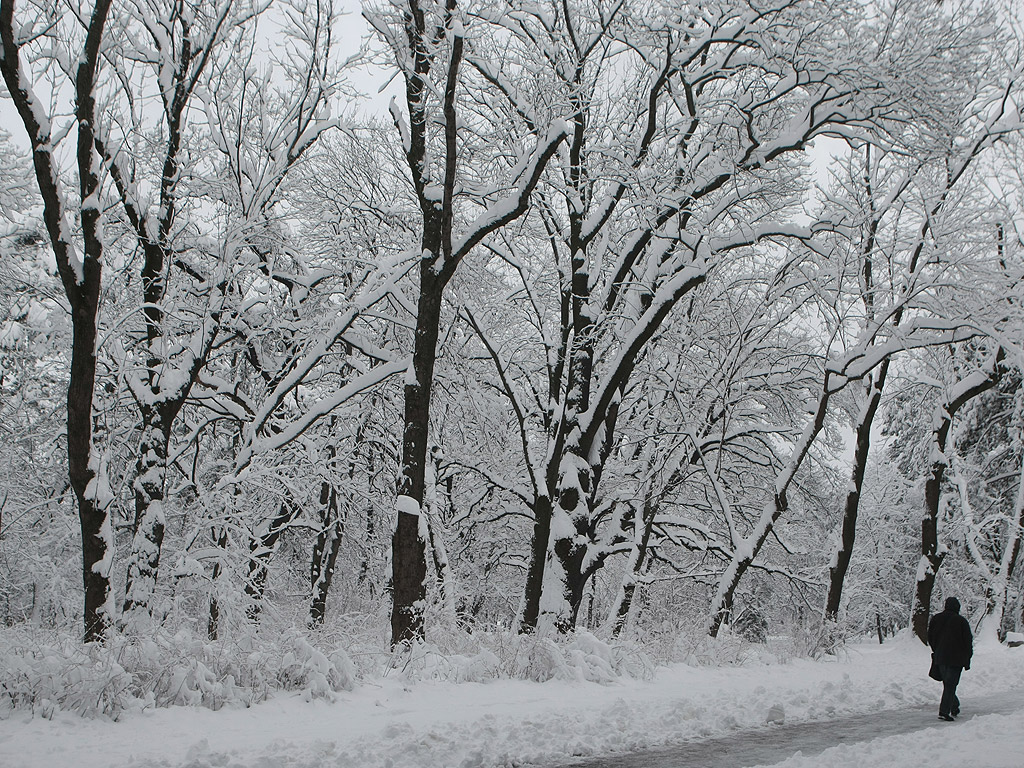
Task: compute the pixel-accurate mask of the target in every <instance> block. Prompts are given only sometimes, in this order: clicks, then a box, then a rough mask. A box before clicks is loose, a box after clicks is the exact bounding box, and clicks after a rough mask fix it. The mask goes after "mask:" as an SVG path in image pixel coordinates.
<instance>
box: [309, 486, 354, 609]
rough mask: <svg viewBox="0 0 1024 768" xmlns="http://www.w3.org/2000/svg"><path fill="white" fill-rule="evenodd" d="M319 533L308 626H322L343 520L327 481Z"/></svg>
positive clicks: (322, 489) (311, 574)
mask: <svg viewBox="0 0 1024 768" xmlns="http://www.w3.org/2000/svg"><path fill="white" fill-rule="evenodd" d="M320 510H321V512H320V531H319V532H318V533H317V536H316V542H315V543H314V544H313V558H312V561H311V564H310V572H309V580H310V585H311V591H312V595H313V596H312V600H311V601H310V606H309V625H310V626H311V627H315V626H321V625H323V623H324V617H325V615H326V613H327V594H328V592H330V589H331V582H332V581H333V579H334V566H335V564H336V563H337V561H338V551H339V550H340V549H341V539H342V536H343V535H344V532H345V520H344V518H342V516H341V515H340V513H339V509H338V490H337V489H336V488H335V487H334V486H333V485H331V484H330V483H329V482H327V481H326V480H325V481H324V482H323V483H322V484H321V485H320Z"/></svg>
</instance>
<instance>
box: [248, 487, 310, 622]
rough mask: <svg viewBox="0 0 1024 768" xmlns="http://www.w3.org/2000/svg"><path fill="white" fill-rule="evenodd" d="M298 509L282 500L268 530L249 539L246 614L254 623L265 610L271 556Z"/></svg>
mask: <svg viewBox="0 0 1024 768" xmlns="http://www.w3.org/2000/svg"><path fill="white" fill-rule="evenodd" d="M297 511H298V510H297V509H296V508H295V506H294V505H293V504H291V503H290V502H288V501H283V502H281V506H280V508H279V509H278V512H277V515H276V516H275V517H274V519H273V520H271V521H270V524H269V525H268V526H267V529H266V531H265V532H264V533H262V534H259V535H256V536H253V537H251V538H250V540H249V572H248V574H247V576H246V579H245V596H246V597H247V598H248V599H249V604H248V605H247V606H246V608H245V615H246V617H247V618H248V619H249V621H250V622H251V623H253V624H259V621H260V615H261V613H262V610H263V594H264V592H265V590H266V586H267V574H268V573H269V570H270V568H269V566H270V558H271V556H273V554H274V550H275V549H276V548H277V541H278V539H280V538H281V534H282V533H284V531H285V529H286V528H287V527H288V524H289V523H290V522H291V521H292V519H293V518H294V517H295V513H296V512H297Z"/></svg>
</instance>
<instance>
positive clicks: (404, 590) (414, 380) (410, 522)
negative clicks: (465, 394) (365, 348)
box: [391, 251, 444, 645]
mask: <svg viewBox="0 0 1024 768" xmlns="http://www.w3.org/2000/svg"><path fill="white" fill-rule="evenodd" d="M435 252H436V251H435ZM420 280H421V283H420V300H419V306H418V308H417V316H416V339H415V342H414V348H413V359H412V376H411V378H410V380H408V381H407V383H406V385H405V418H404V425H405V429H404V433H403V440H402V469H401V474H400V475H399V478H398V504H397V507H398V509H397V512H398V514H397V517H398V520H397V524H396V525H395V532H394V535H393V537H392V539H391V551H392V554H391V564H392V586H393V590H394V603H393V606H392V611H391V642H392V644H393V645H398V644H399V643H406V642H411V641H413V640H417V639H419V638H421V637H422V636H423V605H424V601H425V600H426V597H427V591H426V584H425V580H426V577H427V558H426V541H424V537H423V535H422V533H423V532H422V530H421V528H422V526H421V525H420V515H421V514H422V512H423V491H424V487H425V478H426V461H427V433H428V428H429V424H430V399H431V398H430V396H431V385H432V383H433V381H434V363H435V361H436V359H437V339H438V331H439V325H440V322H441V317H440V315H441V293H442V291H443V290H444V285H443V283H439V280H438V279H437V276H436V275H435V273H434V271H433V269H432V264H431V263H429V262H428V261H426V260H424V262H423V268H422V269H421V270H420Z"/></svg>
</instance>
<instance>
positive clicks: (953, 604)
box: [946, 597, 960, 613]
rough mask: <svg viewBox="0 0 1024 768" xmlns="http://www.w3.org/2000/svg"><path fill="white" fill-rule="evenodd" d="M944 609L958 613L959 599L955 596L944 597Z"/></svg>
mask: <svg viewBox="0 0 1024 768" xmlns="http://www.w3.org/2000/svg"><path fill="white" fill-rule="evenodd" d="M946 610H947V611H952V612H953V613H960V601H959V600H957V599H956V598H955V597H947V598H946Z"/></svg>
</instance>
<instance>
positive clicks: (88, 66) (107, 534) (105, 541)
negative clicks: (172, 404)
mask: <svg viewBox="0 0 1024 768" xmlns="http://www.w3.org/2000/svg"><path fill="white" fill-rule="evenodd" d="M110 6H111V3H110V0H97V2H96V4H95V5H94V6H93V10H92V14H91V16H90V17H89V18H88V25H87V28H86V36H85V40H84V43H83V49H82V51H81V53H80V54H79V55H78V56H77V69H76V70H75V73H74V92H75V99H76V101H75V124H76V125H77V127H78V136H77V147H76V159H77V170H78V182H79V190H78V192H79V196H80V200H81V204H80V208H79V211H78V213H79V217H80V220H81V226H82V240H83V244H84V253H83V255H82V256H81V257H79V256H78V254H77V253H76V246H75V244H74V243H73V241H72V239H71V229H70V226H69V222H68V217H69V216H70V215H71V210H70V205H69V204H68V203H67V202H66V197H65V195H64V193H63V191H62V190H61V188H60V182H59V179H60V175H61V173H60V170H59V168H58V161H57V159H56V158H55V156H54V149H55V147H54V137H53V136H52V134H51V127H50V124H49V119H48V117H47V113H46V110H45V109H44V107H43V104H42V102H41V101H40V100H39V99H37V97H36V95H35V94H34V92H33V90H32V84H31V83H29V82H28V75H27V72H26V71H25V69H24V67H23V63H22V60H21V51H20V45H21V40H20V39H19V38H20V37H21V35H22V31H21V29H22V28H21V26H20V25H18V29H17V31H16V30H15V21H14V2H13V0H3V1H2V2H0V45H2V55H0V72H2V74H3V78H4V81H5V83H6V84H7V89H8V92H9V93H10V96H11V98H12V99H13V101H14V104H15V107H16V108H17V111H18V114H19V116H20V117H21V120H22V123H23V124H24V126H25V129H26V130H27V132H28V137H29V142H30V144H31V146H32V151H33V162H34V166H35V174H36V181H37V183H38V185H39V191H40V194H41V196H42V199H43V220H44V222H45V224H46V228H47V232H48V233H49V236H50V242H51V246H52V248H53V252H54V256H55V257H56V262H57V271H58V273H59V274H60V278H61V282H62V283H63V286H64V291H65V294H66V295H67V298H68V303H69V304H70V309H71V325H72V328H73V338H72V348H71V372H70V379H69V383H68V397H67V408H68V414H67V439H68V475H69V480H70V483H71V487H72V489H73V490H74V493H75V498H76V500H77V502H78V517H79V522H80V524H81V535H82V583H83V588H84V593H85V595H84V608H83V624H84V638H85V640H86V642H93V641H101V640H103V639H104V637H105V635H106V631H107V628H108V627H109V626H110V623H111V621H112V618H113V617H112V612H113V606H112V605H111V594H110V568H111V563H112V558H113V554H114V553H113V547H114V540H113V531H112V527H111V521H110V517H109V509H108V507H109V503H110V501H111V498H110V489H109V486H108V484H107V482H106V478H105V476H104V475H103V472H102V469H101V466H100V465H101V459H100V457H99V456H98V454H97V447H96V445H95V443H94V436H93V396H94V390H95V383H96V343H97V332H96V326H97V316H98V313H99V303H100V288H101V274H102V264H103V248H104V244H103V233H102V213H101V204H100V200H99V194H100V178H99V168H98V167H97V166H98V163H97V162H96V158H95V154H94V140H95V126H96V95H95V88H96V79H97V73H98V68H99V64H100V58H101V55H100V50H101V42H102V39H103V33H104V29H105V27H106V22H107V15H108V12H109V10H110ZM83 20H84V19H83ZM72 58H76V57H75V56H74V55H72Z"/></svg>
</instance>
